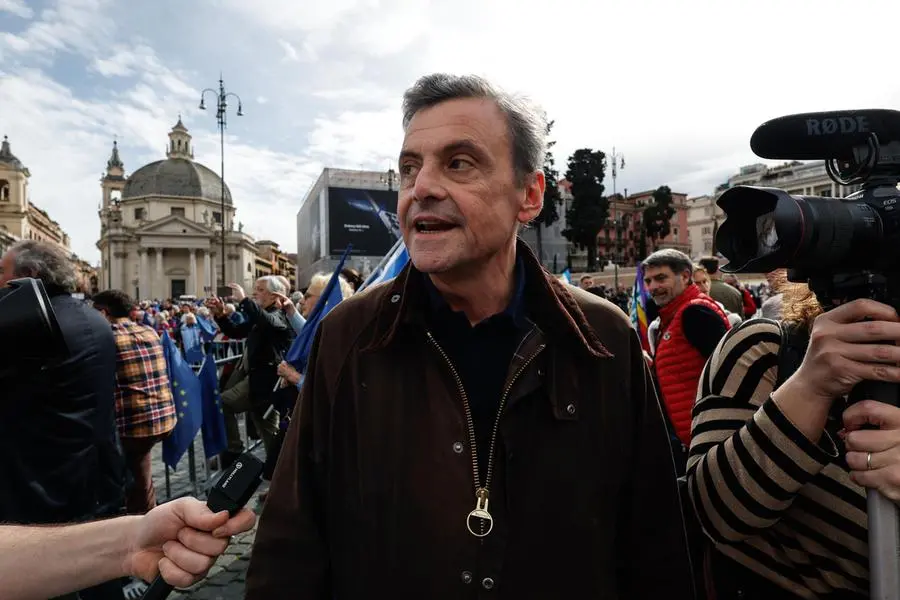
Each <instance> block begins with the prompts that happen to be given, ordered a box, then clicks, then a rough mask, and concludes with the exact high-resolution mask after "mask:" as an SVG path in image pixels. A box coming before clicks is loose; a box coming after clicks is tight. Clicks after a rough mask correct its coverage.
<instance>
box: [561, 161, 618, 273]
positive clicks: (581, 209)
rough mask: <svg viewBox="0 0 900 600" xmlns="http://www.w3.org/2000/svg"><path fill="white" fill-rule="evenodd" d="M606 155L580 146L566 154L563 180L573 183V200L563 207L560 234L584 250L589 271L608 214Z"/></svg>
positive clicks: (592, 267) (591, 269)
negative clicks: (564, 213)
mask: <svg viewBox="0 0 900 600" xmlns="http://www.w3.org/2000/svg"><path fill="white" fill-rule="evenodd" d="M605 157H606V155H605V154H604V153H603V152H602V151H600V150H591V149H590V148H581V149H580V150H576V151H575V152H573V153H572V156H570V157H569V164H568V169H566V180H568V181H569V183H571V184H572V204H571V205H570V206H569V208H568V209H567V210H566V224H567V226H568V227H567V228H566V229H565V230H564V231H563V232H562V234H563V236H564V237H565V238H566V239H567V240H569V241H570V242H571V243H573V244H575V245H576V246H577V247H579V248H582V249H584V250H587V259H588V264H587V268H588V270H589V271H594V270H596V268H597V235H598V234H599V233H600V230H601V229H603V226H604V225H605V224H606V219H607V217H608V216H609V202H608V201H607V199H606V196H604V195H603V191H604V189H605V188H604V187H603V177H604V175H605V174H606V162H605V160H604V159H605Z"/></svg>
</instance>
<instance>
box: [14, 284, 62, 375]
mask: <svg viewBox="0 0 900 600" xmlns="http://www.w3.org/2000/svg"><path fill="white" fill-rule="evenodd" d="M6 285H7V287H5V288H0V340H3V344H0V365H3V366H4V367H6V366H10V368H11V369H14V368H15V366H16V365H20V364H22V362H23V361H36V362H44V361H47V360H52V359H54V358H58V357H61V356H65V355H66V354H67V353H68V350H67V348H66V343H65V340H64V339H63V335H62V330H61V329H60V327H59V322H57V320H56V314H55V313H54V312H53V307H52V306H51V305H50V298H49V296H47V291H46V290H45V289H44V284H43V283H42V282H41V281H40V280H38V279H30V278H25V279H14V280H12V281H10V282H8V283H7V284H6Z"/></svg>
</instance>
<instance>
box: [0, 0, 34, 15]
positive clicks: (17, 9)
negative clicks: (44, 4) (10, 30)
mask: <svg viewBox="0 0 900 600" xmlns="http://www.w3.org/2000/svg"><path fill="white" fill-rule="evenodd" d="M0 12H8V13H10V14H13V15H15V16H17V17H21V18H23V19H30V18H31V17H33V16H34V11H33V10H31V9H30V8H29V7H28V5H27V4H25V0H0Z"/></svg>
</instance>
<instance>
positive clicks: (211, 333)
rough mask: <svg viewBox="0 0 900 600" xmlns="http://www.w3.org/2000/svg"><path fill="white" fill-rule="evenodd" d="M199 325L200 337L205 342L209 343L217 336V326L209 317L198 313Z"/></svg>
mask: <svg viewBox="0 0 900 600" xmlns="http://www.w3.org/2000/svg"><path fill="white" fill-rule="evenodd" d="M197 325H198V326H199V327H200V337H201V338H203V341H204V342H207V343H209V342H211V341H213V340H214V339H215V338H216V333H217V332H216V326H215V325H213V324H212V323H211V322H210V321H209V319H207V318H206V317H201V316H200V315H197Z"/></svg>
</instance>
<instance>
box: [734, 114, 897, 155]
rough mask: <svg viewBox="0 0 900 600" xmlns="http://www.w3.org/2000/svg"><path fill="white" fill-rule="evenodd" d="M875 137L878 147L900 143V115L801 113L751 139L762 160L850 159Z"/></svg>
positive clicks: (758, 131)
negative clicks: (873, 135) (857, 150)
mask: <svg viewBox="0 0 900 600" xmlns="http://www.w3.org/2000/svg"><path fill="white" fill-rule="evenodd" d="M873 133H874V134H875V135H876V136H877V138H878V143H879V144H887V143H889V142H893V141H900V112H898V111H895V110H885V109H865V110H839V111H830V112H817V113H801V114H796V115H788V116H785V117H779V118H777V119H772V120H771V121H767V122H765V123H763V124H762V125H760V126H759V127H758V128H757V129H756V131H754V132H753V136H752V137H751V138H750V148H751V149H752V150H753V153H754V154H756V155H757V156H759V157H761V158H776V159H786V160H827V159H837V160H850V159H852V158H853V149H854V148H859V147H863V146H866V145H867V144H868V142H869V139H870V138H871V134H873Z"/></svg>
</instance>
